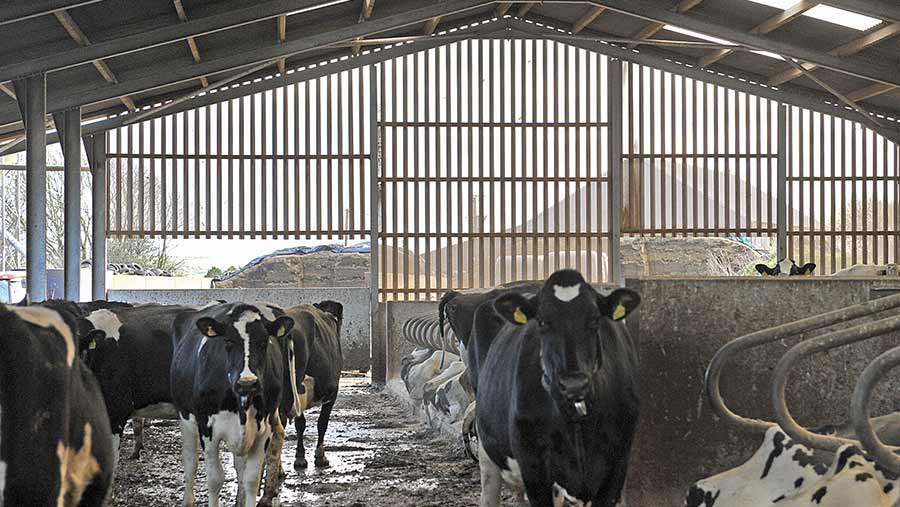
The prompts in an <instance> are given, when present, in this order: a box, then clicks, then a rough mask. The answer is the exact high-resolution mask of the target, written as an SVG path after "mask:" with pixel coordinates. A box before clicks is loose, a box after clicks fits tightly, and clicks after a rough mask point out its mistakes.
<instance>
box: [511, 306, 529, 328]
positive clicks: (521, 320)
mask: <svg viewBox="0 0 900 507" xmlns="http://www.w3.org/2000/svg"><path fill="white" fill-rule="evenodd" d="M513 320H514V321H516V324H525V323H526V322H528V317H526V316H525V313H524V312H522V309H521V308H519V307H516V311H515V312H513Z"/></svg>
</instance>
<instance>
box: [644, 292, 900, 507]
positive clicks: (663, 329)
mask: <svg viewBox="0 0 900 507" xmlns="http://www.w3.org/2000/svg"><path fill="white" fill-rule="evenodd" d="M626 285H627V286H628V287H629V288H632V289H634V290H636V291H638V292H639V293H640V294H641V297H642V299H643V302H642V304H641V306H640V308H639V309H638V311H637V312H636V313H634V314H632V316H629V318H628V320H629V322H628V324H629V327H630V328H631V329H632V334H633V336H634V337H635V338H636V339H637V340H638V343H639V344H640V353H641V376H640V379H641V393H642V404H641V423H640V427H639V430H638V435H637V439H636V442H635V448H634V453H633V454H632V466H631V469H630V474H629V479H628V491H629V496H628V500H629V505H636V506H641V507H651V506H653V507H655V506H660V505H681V504H682V502H683V500H684V493H685V490H686V488H687V487H688V486H689V485H690V484H691V483H692V482H694V481H696V480H698V479H701V478H703V477H707V476H710V475H714V474H716V473H719V472H722V471H724V470H726V469H728V468H730V467H733V466H736V465H738V464H740V463H742V462H744V461H746V459H747V458H749V457H750V455H751V454H752V453H753V451H755V450H756V449H757V448H758V447H759V445H760V443H761V441H762V434H747V433H745V432H742V431H736V430H734V429H733V428H731V427H729V426H726V425H725V424H724V423H722V422H721V421H720V420H719V419H718V418H717V417H716V416H714V415H713V413H712V410H711V408H710V405H709V403H708V401H707V398H706V395H705V391H704V383H703V380H704V372H705V370H706V367H707V365H708V364H709V361H710V360H711V359H712V356H713V354H715V352H716V351H717V350H718V349H719V347H721V346H722V345H724V344H725V343H727V342H729V341H730V340H732V339H734V338H737V337H739V336H742V335H744V334H747V333H751V332H753V331H757V330H761V329H765V328H769V327H772V326H776V325H779V324H784V323H787V322H791V321H794V320H798V319H801V318H804V317H808V316H811V315H815V314H820V313H825V312H828V311H830V310H836V309H838V308H843V307H845V306H849V305H852V304H856V303H862V302H866V301H869V298H870V297H873V296H874V293H871V289H873V288H874V287H893V288H898V287H900V282H894V283H891V282H889V281H879V280H877V279H871V278H870V279H838V278H831V277H809V278H807V277H802V278H801V277H777V278H769V279H762V278H721V279H709V278H707V279H635V280H627V281H626ZM887 315H890V314H889V313H888V314H885V315H884V316H887ZM838 327H846V326H843V325H842V326H837V327H835V329H836V328H838ZM798 341H799V340H798V339H792V340H787V341H785V342H776V343H773V344H769V345H766V346H762V347H760V348H759V349H755V350H754V351H752V352H750V353H748V354H746V355H744V356H741V357H739V358H737V359H736V360H735V362H734V363H733V364H732V366H731V368H730V370H729V371H726V372H725V374H724V375H723V378H722V386H721V388H722V394H723V396H724V397H725V401H726V402H727V403H728V405H729V406H730V407H731V408H732V410H734V411H735V412H737V413H738V414H741V415H746V416H751V417H757V418H762V419H767V420H774V415H773V411H772V408H771V407H772V405H771V394H770V393H771V381H770V378H771V377H770V376H771V372H772V370H773V369H774V367H775V364H776V363H777V361H778V359H780V358H781V356H782V355H783V354H784V353H785V352H786V351H787V350H788V348H790V346H792V345H794V344H795V343H797V342H798ZM897 345H900V335H893V336H887V337H883V338H878V339H873V340H869V341H866V342H863V343H858V344H855V345H852V346H848V347H845V348H842V349H836V350H833V351H831V352H829V353H827V354H819V355H816V356H813V358H812V359H811V360H808V361H806V362H802V363H801V364H799V365H797V368H795V370H794V371H793V374H792V376H791V382H790V383H789V387H788V403H789V406H790V407H791V409H792V413H793V414H794V416H795V417H796V418H797V420H798V421H799V422H800V423H801V424H803V425H805V426H807V427H815V426H819V425H824V424H838V423H842V422H844V421H845V420H846V419H847V412H848V408H849V400H850V394H851V393H852V390H853V387H854V386H855V383H856V379H857V377H858V375H859V373H861V372H862V370H863V368H865V366H866V365H867V364H868V362H869V361H870V360H871V359H873V358H874V357H875V356H877V355H878V354H879V353H881V352H883V351H885V350H887V349H889V348H892V347H895V346H897ZM897 387H900V384H898V383H897V378H896V377H892V378H889V379H887V380H886V382H885V383H884V384H883V388H882V389H881V390H880V393H881V394H882V396H881V397H879V398H878V399H877V401H876V403H874V404H873V412H876V413H878V414H881V413H885V412H889V411H893V410H897V408H898V407H897V406H896V405H895V403H893V401H892V400H893V399H894V398H895V397H886V396H883V395H884V394H890V393H891V392H896V390H895V389H896V388H897Z"/></svg>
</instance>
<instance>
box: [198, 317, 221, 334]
mask: <svg viewBox="0 0 900 507" xmlns="http://www.w3.org/2000/svg"><path fill="white" fill-rule="evenodd" d="M197 329H199V330H200V332H201V333H202V334H203V336H207V337H209V338H213V337H216V336H219V335H220V334H223V333H222V332H221V331H222V326H221V324H219V323H218V322H216V319H211V318H209V317H201V318H199V319H197Z"/></svg>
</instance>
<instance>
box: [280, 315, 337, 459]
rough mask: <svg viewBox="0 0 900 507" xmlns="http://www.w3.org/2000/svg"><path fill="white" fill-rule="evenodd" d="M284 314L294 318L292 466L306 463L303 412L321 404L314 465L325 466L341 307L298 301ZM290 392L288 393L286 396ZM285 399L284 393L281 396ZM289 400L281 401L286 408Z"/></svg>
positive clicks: (333, 400)
mask: <svg viewBox="0 0 900 507" xmlns="http://www.w3.org/2000/svg"><path fill="white" fill-rule="evenodd" d="M285 314H286V315H288V316H289V317H291V318H293V319H294V323H295V324H294V329H293V331H292V332H291V338H292V339H293V341H294V352H295V354H296V355H295V358H294V361H295V365H296V369H297V381H298V382H300V383H301V385H298V386H297V391H298V394H299V396H300V399H299V404H298V406H299V409H300V410H301V412H300V413H299V414H297V416H296V417H295V418H294V427H295V429H296V430H297V457H296V458H295V460H294V469H295V470H304V469H306V467H307V464H308V463H307V461H306V450H305V449H304V447H303V433H304V431H305V430H306V417H305V416H304V412H305V411H306V410H307V409H309V408H310V407H314V406H319V405H321V407H322V408H321V410H320V411H319V419H318V421H317V424H316V426H317V429H318V434H319V439H318V443H317V445H316V452H315V460H314V463H315V466H317V467H327V466H328V458H327V457H326V456H325V432H326V431H327V430H328V421H329V419H330V418H331V410H332V409H333V408H334V403H335V401H336V400H337V395H338V389H339V387H340V381H341V370H342V369H343V364H344V360H343V355H342V353H341V323H342V322H343V319H344V307H343V305H341V304H340V303H338V302H335V301H322V302H321V303H316V304H315V305H300V306H295V307H293V308H289V309H287V310H285ZM289 395H290V393H288V396H289ZM285 398H286V399H287V396H286V397H285ZM289 406H290V403H288V404H285V403H282V407H284V408H287V407H289Z"/></svg>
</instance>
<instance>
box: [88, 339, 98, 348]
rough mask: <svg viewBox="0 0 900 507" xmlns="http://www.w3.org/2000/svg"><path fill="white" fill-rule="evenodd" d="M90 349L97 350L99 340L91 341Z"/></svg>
mask: <svg viewBox="0 0 900 507" xmlns="http://www.w3.org/2000/svg"><path fill="white" fill-rule="evenodd" d="M88 348H89V349H90V350H94V349H96V348H97V340H96V339H93V340H91V343H89V344H88Z"/></svg>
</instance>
